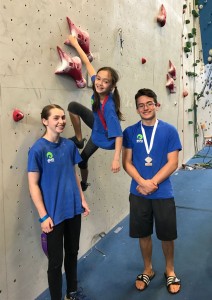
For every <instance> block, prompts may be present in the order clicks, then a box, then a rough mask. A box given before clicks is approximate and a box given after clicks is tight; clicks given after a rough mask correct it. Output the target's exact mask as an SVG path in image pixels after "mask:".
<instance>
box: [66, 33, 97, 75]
mask: <svg viewBox="0 0 212 300" xmlns="http://www.w3.org/2000/svg"><path fill="white" fill-rule="evenodd" d="M68 39H69V41H70V43H71V45H72V46H73V47H74V48H75V49H76V51H77V52H78V54H79V56H80V58H81V60H82V62H83V63H84V64H85V66H86V69H87V71H88V74H89V75H90V77H92V76H93V75H96V71H95V70H94V68H93V66H92V64H91V62H90V61H89V59H88V57H87V55H86V54H85V52H84V51H83V50H82V48H81V47H80V45H79V43H78V41H77V38H76V36H73V35H69V36H68Z"/></svg>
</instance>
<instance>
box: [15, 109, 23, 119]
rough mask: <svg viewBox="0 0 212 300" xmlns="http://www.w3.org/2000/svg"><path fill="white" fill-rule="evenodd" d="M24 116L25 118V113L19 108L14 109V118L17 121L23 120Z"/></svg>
mask: <svg viewBox="0 0 212 300" xmlns="http://www.w3.org/2000/svg"><path fill="white" fill-rule="evenodd" d="M23 118H24V114H23V113H22V112H21V111H20V110H19V109H15V110H14V111H13V120H14V121H15V122H18V121H20V120H22V119H23Z"/></svg>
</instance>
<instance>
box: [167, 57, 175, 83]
mask: <svg viewBox="0 0 212 300" xmlns="http://www.w3.org/2000/svg"><path fill="white" fill-rule="evenodd" d="M168 72H169V75H171V77H172V78H173V79H174V80H175V79H176V68H175V66H174V65H173V63H172V62H171V61H169V71H168Z"/></svg>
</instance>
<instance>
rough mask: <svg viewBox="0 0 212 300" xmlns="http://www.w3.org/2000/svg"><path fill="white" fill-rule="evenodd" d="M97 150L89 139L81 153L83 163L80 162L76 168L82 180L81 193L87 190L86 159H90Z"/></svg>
mask: <svg viewBox="0 0 212 300" xmlns="http://www.w3.org/2000/svg"><path fill="white" fill-rule="evenodd" d="M97 149H98V147H97V146H96V145H95V144H94V143H93V142H92V140H91V138H90V139H89V140H88V142H87V144H86V146H85V148H84V149H83V151H82V153H81V157H82V159H83V161H82V162H80V163H79V164H78V166H79V168H80V172H81V179H82V181H81V187H82V190H83V191H85V190H86V189H87V187H88V186H89V184H88V183H87V179H88V159H89V158H90V157H91V155H93V153H94V152H96V150H97Z"/></svg>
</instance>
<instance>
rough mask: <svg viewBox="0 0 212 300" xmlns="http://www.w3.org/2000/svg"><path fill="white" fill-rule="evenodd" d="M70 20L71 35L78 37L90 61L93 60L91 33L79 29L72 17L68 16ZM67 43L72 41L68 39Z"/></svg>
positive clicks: (68, 20)
mask: <svg viewBox="0 0 212 300" xmlns="http://www.w3.org/2000/svg"><path fill="white" fill-rule="evenodd" d="M66 19H67V22H68V27H69V30H70V33H71V35H74V36H76V37H77V40H78V43H79V45H80V47H81V48H82V50H83V51H84V52H85V54H86V55H87V57H88V59H89V60H90V62H91V61H92V60H93V55H92V53H91V52H90V37H89V33H88V32H87V31H84V30H81V29H79V28H78V27H77V26H76V25H75V24H74V23H73V22H72V21H71V20H70V19H69V17H67V18H66ZM65 44H66V45H70V41H69V40H68V39H67V40H66V41H65Z"/></svg>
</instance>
